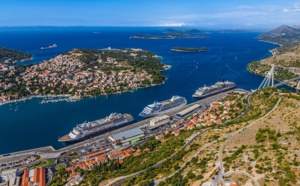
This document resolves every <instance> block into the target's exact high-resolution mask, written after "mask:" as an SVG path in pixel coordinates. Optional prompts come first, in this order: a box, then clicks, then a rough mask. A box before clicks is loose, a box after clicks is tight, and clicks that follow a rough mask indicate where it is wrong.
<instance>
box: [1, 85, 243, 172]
mask: <svg viewBox="0 0 300 186" xmlns="http://www.w3.org/2000/svg"><path fill="white" fill-rule="evenodd" d="M234 90H240V91H245V90H242V89H233V90H230V91H226V92H222V93H219V94H217V95H214V96H211V97H207V98H205V99H202V100H199V101H195V102H192V103H190V104H187V105H185V106H184V107H181V108H179V109H176V110H173V111H170V112H168V113H165V114H166V115H168V116H172V117H174V116H175V114H176V113H178V112H180V111H183V110H185V109H186V108H189V107H191V106H193V105H195V104H199V105H200V109H199V112H203V111H204V110H205V109H206V108H208V106H209V104H210V103H211V102H213V101H214V100H219V99H221V98H223V97H225V96H226V94H227V93H229V92H232V91H234ZM245 92H248V91H245ZM151 119H152V118H148V119H145V120H142V121H139V122H136V123H133V124H130V125H127V126H125V127H122V128H119V129H116V130H113V131H111V132H107V133H104V134H101V135H98V136H96V137H94V138H91V139H87V140H84V141H81V142H78V143H75V144H72V145H69V146H66V147H63V148H61V149H57V150H55V149H54V148H53V147H52V146H47V147H41V148H35V149H30V150H25V151H19V152H13V153H7V154H4V155H0V163H7V162H12V161H17V160H19V159H22V158H24V157H25V156H28V155H38V156H40V159H39V160H38V161H42V160H46V159H54V158H60V157H63V156H66V154H68V153H70V152H72V151H77V150H81V149H84V148H85V147H86V145H89V144H90V143H93V142H96V141H101V140H104V139H105V138H107V137H108V136H110V135H111V134H115V133H119V132H123V131H126V130H129V129H133V128H137V127H141V126H146V125H149V123H150V120H151ZM38 161H35V162H33V163H37V162H38ZM27 166H28V165H24V166H22V167H27ZM22 167H18V168H22Z"/></svg>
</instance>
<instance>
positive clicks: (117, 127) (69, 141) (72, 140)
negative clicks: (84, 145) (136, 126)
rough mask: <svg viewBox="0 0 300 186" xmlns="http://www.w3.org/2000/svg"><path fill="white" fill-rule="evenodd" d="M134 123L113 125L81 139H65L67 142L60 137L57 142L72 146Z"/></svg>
mask: <svg viewBox="0 0 300 186" xmlns="http://www.w3.org/2000/svg"><path fill="white" fill-rule="evenodd" d="M133 122H134V121H130V122H127V123H124V124H120V125H115V126H113V127H111V128H107V129H103V130H100V131H98V132H95V133H93V134H90V135H87V136H84V137H82V138H77V139H72V138H70V139H67V140H63V139H62V138H63V137H64V136H63V137H61V138H59V139H58V141H59V142H62V143H65V144H74V143H77V142H80V141H84V140H87V139H89V138H93V137H96V136H98V135H101V134H104V133H106V132H111V131H113V130H116V129H119V128H122V127H124V126H125V125H130V124H132V123H133ZM66 136H67V135H66Z"/></svg>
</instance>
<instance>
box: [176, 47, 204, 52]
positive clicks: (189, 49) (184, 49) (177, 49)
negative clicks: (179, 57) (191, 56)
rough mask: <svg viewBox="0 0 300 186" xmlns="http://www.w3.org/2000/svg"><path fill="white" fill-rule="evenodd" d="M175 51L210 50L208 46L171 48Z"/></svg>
mask: <svg viewBox="0 0 300 186" xmlns="http://www.w3.org/2000/svg"><path fill="white" fill-rule="evenodd" d="M171 50H172V51H174V52H205V51H208V48H205V47H202V48H182V47H173V48H172V49H171Z"/></svg>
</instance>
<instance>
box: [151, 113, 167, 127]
mask: <svg viewBox="0 0 300 186" xmlns="http://www.w3.org/2000/svg"><path fill="white" fill-rule="evenodd" d="M170 121H171V118H170V116H168V115H161V116H156V117H154V118H153V119H151V120H150V128H157V127H159V126H162V125H166V124H168V123H170Z"/></svg>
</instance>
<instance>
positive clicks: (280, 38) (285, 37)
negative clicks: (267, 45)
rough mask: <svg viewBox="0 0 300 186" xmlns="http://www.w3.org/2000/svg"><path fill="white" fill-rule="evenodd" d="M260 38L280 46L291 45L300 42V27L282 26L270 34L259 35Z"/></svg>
mask: <svg viewBox="0 0 300 186" xmlns="http://www.w3.org/2000/svg"><path fill="white" fill-rule="evenodd" d="M258 38H259V39H260V40H262V41H267V42H271V43H276V44H279V45H289V44H293V43H297V42H300V28H299V26H287V25H282V26H280V27H278V28H276V29H274V30H272V31H270V32H267V33H264V34H261V35H259V36H258Z"/></svg>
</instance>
